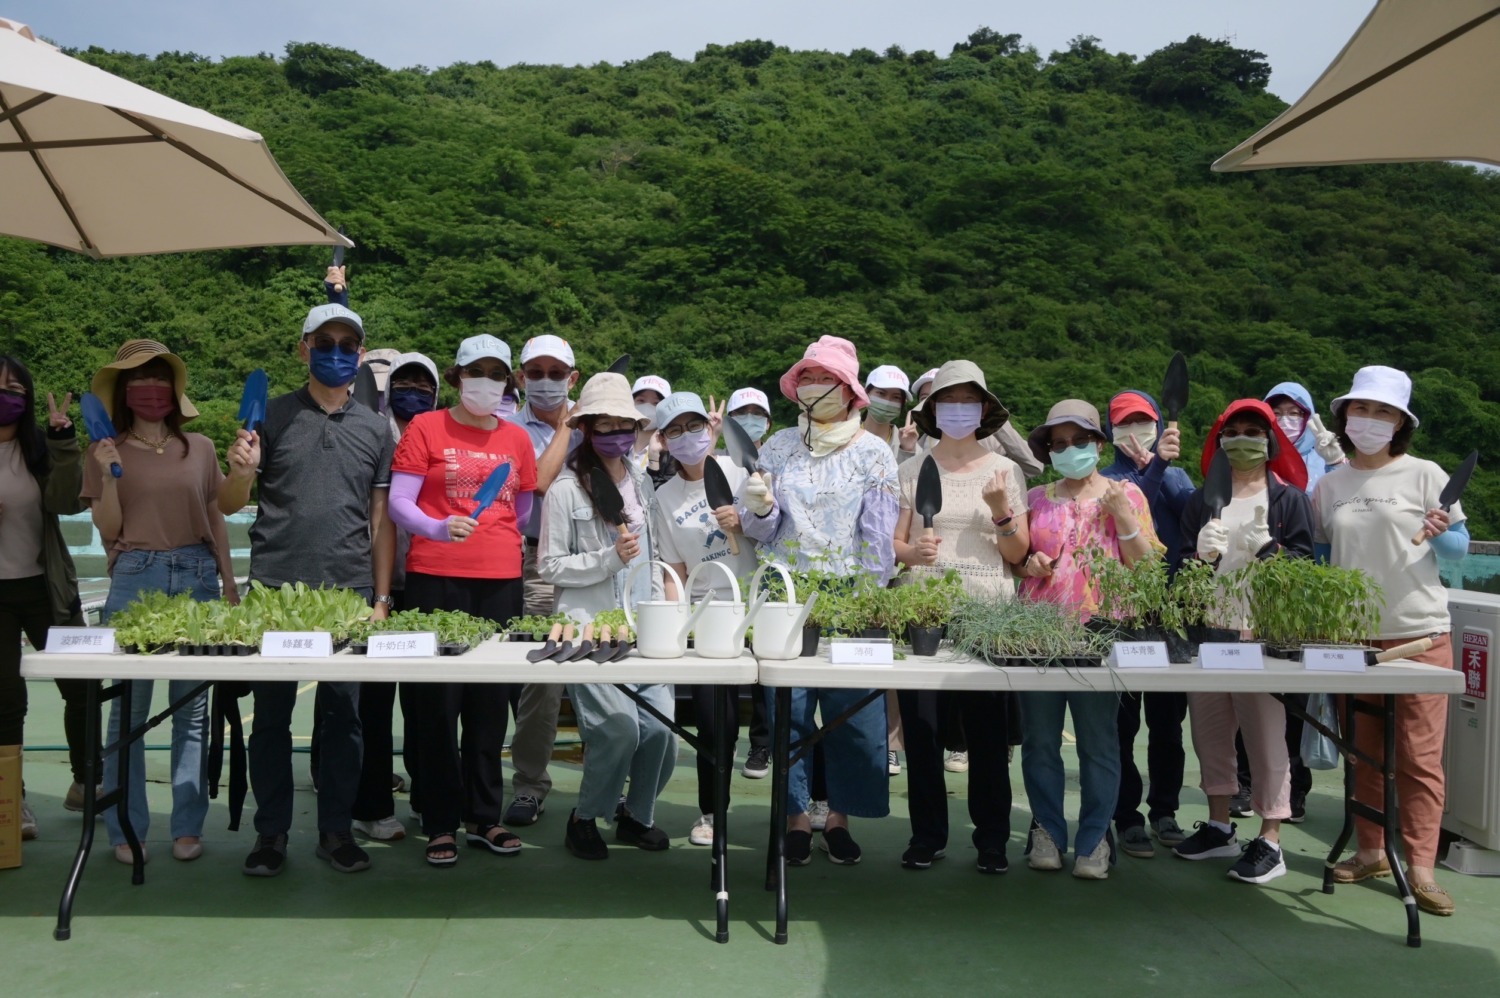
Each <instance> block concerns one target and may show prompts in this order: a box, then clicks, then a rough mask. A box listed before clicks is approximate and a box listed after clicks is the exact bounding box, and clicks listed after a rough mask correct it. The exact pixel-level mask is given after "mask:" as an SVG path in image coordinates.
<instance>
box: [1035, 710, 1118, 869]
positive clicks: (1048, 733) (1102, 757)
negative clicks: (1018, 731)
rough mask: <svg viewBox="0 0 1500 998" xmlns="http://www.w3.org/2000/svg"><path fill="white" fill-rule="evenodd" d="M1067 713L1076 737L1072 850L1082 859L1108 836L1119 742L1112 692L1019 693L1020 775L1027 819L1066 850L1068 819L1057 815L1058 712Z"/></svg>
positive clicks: (1062, 776)
mask: <svg viewBox="0 0 1500 998" xmlns="http://www.w3.org/2000/svg"><path fill="white" fill-rule="evenodd" d="M1064 710H1071V711H1072V713H1073V733H1074V735H1076V736H1077V738H1078V782H1079V784H1080V785H1081V787H1082V791H1083V800H1082V803H1081V804H1080V805H1079V808H1078V834H1077V836H1076V837H1075V839H1074V842H1073V851H1074V852H1075V853H1076V854H1077V855H1080V856H1086V855H1088V854H1089V853H1091V852H1093V851H1094V847H1095V846H1097V845H1098V844H1099V842H1100V840H1101V839H1103V838H1104V835H1105V833H1106V832H1107V831H1109V822H1110V818H1111V817H1112V816H1113V815H1114V812H1115V799H1116V797H1117V795H1118V794H1119V791H1120V742H1119V735H1118V734H1117V729H1116V716H1117V714H1118V712H1119V705H1118V702H1117V698H1116V695H1115V694H1114V693H1085V692H1074V691H1071V690H1069V691H1047V692H1038V693H1023V694H1021V723H1022V730H1023V732H1024V734H1023V736H1022V739H1021V776H1022V778H1023V779H1024V780H1025V783H1026V797H1027V799H1028V800H1029V801H1030V803H1031V816H1032V817H1033V818H1035V819H1036V822H1037V824H1039V825H1041V826H1042V828H1043V829H1045V830H1046V832H1047V834H1048V835H1050V836H1052V841H1054V842H1056V843H1057V847H1058V849H1060V850H1062V851H1063V852H1066V851H1067V849H1068V819H1067V816H1066V815H1065V814H1063V785H1064V782H1065V781H1066V777H1067V774H1066V772H1065V771H1064V769H1063V760H1062V733H1063V711H1064Z"/></svg>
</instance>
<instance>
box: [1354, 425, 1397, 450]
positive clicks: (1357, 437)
mask: <svg viewBox="0 0 1500 998" xmlns="http://www.w3.org/2000/svg"><path fill="white" fill-rule="evenodd" d="M1344 432H1345V433H1347V434H1348V435H1349V440H1350V441H1351V442H1353V444H1354V449H1355V450H1357V451H1359V452H1360V453H1361V454H1365V455H1370V454H1379V453H1380V452H1381V451H1382V450H1384V449H1385V445H1386V444H1388V443H1390V442H1391V438H1392V437H1394V436H1395V435H1396V424H1395V423H1387V422H1386V421H1385V420H1383V419H1370V418H1368V417H1365V416H1350V417H1349V419H1348V420H1347V421H1346V423H1345V426H1344Z"/></svg>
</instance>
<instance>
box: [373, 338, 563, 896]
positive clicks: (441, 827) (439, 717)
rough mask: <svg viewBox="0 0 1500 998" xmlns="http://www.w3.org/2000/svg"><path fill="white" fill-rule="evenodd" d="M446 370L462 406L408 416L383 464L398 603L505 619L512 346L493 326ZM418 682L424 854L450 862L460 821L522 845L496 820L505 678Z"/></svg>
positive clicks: (532, 478)
mask: <svg viewBox="0 0 1500 998" xmlns="http://www.w3.org/2000/svg"><path fill="white" fill-rule="evenodd" d="M444 380H446V381H447V382H448V384H450V385H452V386H453V387H454V388H457V389H458V390H459V395H460V402H459V404H458V405H456V406H453V407H452V408H451V409H443V410H439V411H437V412H429V413H424V414H422V415H420V416H417V417H416V418H415V419H413V420H412V421H411V422H410V423H409V424H407V427H406V432H405V433H404V434H403V435H402V437H401V442H400V444H398V445H397V447H396V458H395V461H394V462H393V463H392V465H391V471H392V477H391V519H393V520H394V521H395V522H396V523H397V524H399V525H400V526H402V527H404V528H406V530H408V531H409V532H410V533H411V550H410V552H409V553H408V554H407V556H406V605H407V606H408V607H410V608H411V609H415V610H427V611H431V610H462V611H464V612H466V613H471V614H473V615H474V616H476V617H484V618H487V619H489V620H493V621H495V622H497V623H500V624H504V623H505V622H506V621H508V620H510V619H511V618H513V617H518V616H520V615H521V613H522V611H523V606H524V598H523V592H522V588H521V531H520V524H522V523H525V522H526V521H527V519H528V518H529V517H530V515H531V504H532V499H533V495H534V493H535V490H536V455H535V452H534V451H533V450H532V447H531V439H530V438H529V437H528V436H527V435H526V431H525V430H522V429H521V428H520V427H518V426H515V425H514V424H512V423H509V422H506V421H505V420H503V419H496V418H495V416H494V411H495V410H496V409H497V408H499V406H500V403H501V400H502V398H503V397H504V396H505V394H506V392H507V391H514V382H513V380H512V375H511V367H510V347H508V346H506V345H505V344H504V343H503V342H501V341H500V340H498V339H496V338H495V337H493V336H471V337H469V338H468V339H466V340H464V341H463V343H461V344H460V345H459V348H458V357H457V360H456V361H455V363H454V366H453V367H451V368H449V369H448V370H447V371H446V372H445V374H444ZM502 464H509V465H510V477H509V478H507V479H506V482H505V487H504V488H503V489H501V490H500V495H499V497H498V498H496V500H495V502H494V503H493V504H492V505H491V506H490V507H489V508H488V509H486V510H485V511H484V513H483V514H482V515H481V516H480V517H479V519H478V520H476V519H474V515H473V514H474V507H475V501H474V494H475V493H476V492H478V491H479V490H480V488H481V487H482V486H483V485H484V483H485V480H486V479H487V478H489V476H490V473H491V472H492V471H494V470H495V469H496V468H498V467H499V466H500V465H502ZM414 688H415V690H416V691H417V692H416V696H415V698H414V708H415V713H416V718H415V730H416V733H417V737H418V739H419V740H420V741H421V744H422V755H421V758H420V759H419V760H418V763H417V768H418V772H417V773H416V774H415V776H416V779H417V786H419V787H421V788H422V831H423V834H425V835H426V836H427V862H428V863H431V864H432V865H433V866H452V865H453V864H454V863H456V862H458V826H459V822H460V821H462V822H463V824H464V827H465V832H466V836H467V838H468V841H469V842H470V844H472V845H478V846H483V847H484V848H486V849H488V850H490V851H491V852H493V853H496V854H499V855H510V854H513V853H516V852H518V851H520V848H521V840H520V839H518V838H517V837H516V836H515V835H513V834H512V833H511V832H509V831H507V830H506V828H505V827H504V826H503V825H501V823H500V814H501V801H503V800H504V799H505V797H504V781H503V776H502V773H501V769H500V753H501V751H502V750H503V749H504V747H505V726H506V712H507V709H508V701H509V698H510V688H509V687H508V686H507V685H506V684H504V683H418V684H415V687H414ZM460 718H462V720H463V739H462V743H461V744H460V740H459V736H458V722H459V719H460Z"/></svg>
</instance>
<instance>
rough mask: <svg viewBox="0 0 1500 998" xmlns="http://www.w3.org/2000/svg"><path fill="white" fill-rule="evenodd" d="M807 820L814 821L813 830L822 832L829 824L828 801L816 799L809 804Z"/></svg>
mask: <svg viewBox="0 0 1500 998" xmlns="http://www.w3.org/2000/svg"><path fill="white" fill-rule="evenodd" d="M807 820H808V821H810V822H812V830H813V831H815V832H821V831H822V830H823V826H824V825H827V824H828V802H827V801H826V800H815V801H813V802H812V803H810V804H808V805H807Z"/></svg>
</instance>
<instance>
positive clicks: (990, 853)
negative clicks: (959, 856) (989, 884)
mask: <svg viewBox="0 0 1500 998" xmlns="http://www.w3.org/2000/svg"><path fill="white" fill-rule="evenodd" d="M975 868H976V869H977V870H978V871H979V872H980V873H984V874H988V875H990V876H999V875H1000V874H1002V873H1004V872H1005V871H1006V870H1009V869H1010V861H1009V860H1008V859H1006V858H1005V850H1004V849H981V850H979V859H978V861H977V862H976V863H975Z"/></svg>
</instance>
